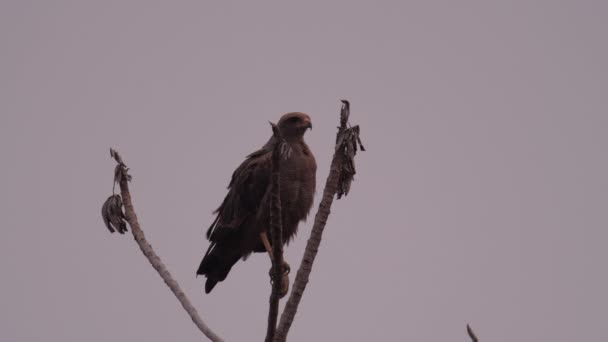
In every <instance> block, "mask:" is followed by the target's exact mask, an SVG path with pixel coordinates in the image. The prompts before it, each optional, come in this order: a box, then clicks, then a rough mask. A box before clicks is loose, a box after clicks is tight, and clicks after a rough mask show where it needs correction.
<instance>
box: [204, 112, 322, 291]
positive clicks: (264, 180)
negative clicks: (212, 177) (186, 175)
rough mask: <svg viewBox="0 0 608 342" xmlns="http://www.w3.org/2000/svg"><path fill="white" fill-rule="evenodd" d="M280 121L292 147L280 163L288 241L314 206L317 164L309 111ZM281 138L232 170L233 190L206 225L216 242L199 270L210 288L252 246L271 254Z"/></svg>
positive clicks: (274, 139) (282, 202)
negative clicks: (275, 160)
mask: <svg viewBox="0 0 608 342" xmlns="http://www.w3.org/2000/svg"><path fill="white" fill-rule="evenodd" d="M277 127H278V129H279V132H280V134H281V137H282V138H283V139H284V140H285V142H286V143H287V144H288V145H289V147H290V149H291V152H290V153H289V154H288V157H287V158H281V164H280V170H281V171H280V172H281V177H280V189H281V213H282V218H281V219H282V224H283V239H282V241H283V243H287V242H289V241H290V240H291V239H292V238H293V237H294V235H295V234H296V232H297V230H298V223H299V222H300V221H302V220H304V219H305V218H306V216H307V215H308V212H309V211H310V208H311V206H312V202H313V197H314V193H315V183H316V178H315V177H316V172H317V164H316V162H315V157H314V156H313V155H312V152H311V151H310V149H309V148H308V145H306V143H305V142H304V133H305V132H306V130H307V129H309V128H311V129H312V123H311V121H310V117H309V116H308V115H306V114H304V113H297V112H296V113H287V114H285V115H283V116H282V117H281V119H280V120H279V122H278V124H277ZM277 143H279V142H278V140H277V138H275V136H274V135H273V136H272V137H271V138H270V140H268V142H267V143H266V145H264V146H263V147H262V148H261V149H260V150H258V151H256V152H253V153H252V154H250V155H248V156H247V158H246V159H245V161H244V162H243V163H242V164H241V165H240V166H239V167H238V168H237V169H236V170H235V171H234V173H233V174H232V179H231V180H230V184H229V185H228V194H227V195H226V197H225V198H224V201H223V202H222V204H221V205H220V207H219V208H218V209H217V210H216V211H215V212H214V213H217V216H216V218H215V220H214V221H213V223H212V224H211V227H209V229H208V230H207V239H209V241H211V244H210V246H209V249H208V250H207V253H205V257H204V258H203V261H201V264H200V266H199V268H198V270H197V271H196V273H197V274H202V275H205V276H206V277H207V282H206V283H205V292H206V293H209V292H211V290H212V289H213V287H214V286H215V285H216V284H217V283H218V282H220V281H223V280H224V279H226V276H227V275H228V273H229V272H230V269H231V268H232V266H233V265H234V264H235V263H236V262H237V261H238V260H239V259H241V258H243V259H245V258H246V257H247V256H249V254H251V253H252V252H268V253H269V254H270V255H271V258H272V253H271V245H270V241H271V239H269V237H270V230H269V216H270V215H269V209H270V206H269V198H270V175H271V162H272V160H271V157H272V150H273V147H274V146H275V144H277ZM282 262H284V261H282Z"/></svg>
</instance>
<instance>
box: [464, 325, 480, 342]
mask: <svg viewBox="0 0 608 342" xmlns="http://www.w3.org/2000/svg"><path fill="white" fill-rule="evenodd" d="M467 334H469V337H470V338H471V341H473V342H479V340H478V339H477V336H476V335H475V333H474V332H473V329H472V328H471V326H470V325H468V324H467Z"/></svg>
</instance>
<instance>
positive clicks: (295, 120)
mask: <svg viewBox="0 0 608 342" xmlns="http://www.w3.org/2000/svg"><path fill="white" fill-rule="evenodd" d="M287 121H289V122H292V123H296V122H299V121H300V118H299V117H297V116H294V117H293V118H289V120H287Z"/></svg>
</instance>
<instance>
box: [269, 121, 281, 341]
mask: <svg viewBox="0 0 608 342" xmlns="http://www.w3.org/2000/svg"><path fill="white" fill-rule="evenodd" d="M272 130H273V132H274V136H275V137H276V141H277V144H276V145H275V146H274V148H273V150H272V173H271V176H270V177H271V188H270V189H271V192H270V232H271V234H272V269H271V278H272V279H273V281H272V292H271V293H270V308H269V310H268V329H267V330H266V342H272V340H273V338H274V334H275V331H276V327H277V318H278V315H279V300H280V298H281V295H280V292H281V285H282V283H283V282H282V276H283V272H282V266H283V265H282V263H281V261H282V260H283V241H282V240H283V227H282V219H281V182H280V161H281V149H282V146H283V141H282V139H281V136H280V133H279V130H278V128H277V127H276V125H272Z"/></svg>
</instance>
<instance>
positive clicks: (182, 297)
mask: <svg viewBox="0 0 608 342" xmlns="http://www.w3.org/2000/svg"><path fill="white" fill-rule="evenodd" d="M111 152H112V156H113V157H114V158H115V159H116V161H117V162H118V166H117V168H116V172H115V176H116V177H115V181H116V182H118V184H119V186H120V193H121V195H122V200H123V204H124V208H125V215H126V220H127V222H128V223H129V226H131V231H132V233H133V237H134V238H135V242H137V244H138V245H139V248H140V249H141V251H142V252H143V253H144V256H145V257H146V258H147V259H148V261H149V262H150V264H151V265H152V267H154V269H155V270H156V271H157V272H158V274H159V275H160V276H161V278H162V279H163V280H164V281H165V283H166V284H167V286H169V289H171V292H173V294H174V295H175V297H177V300H178V301H179V302H180V304H181V305H182V307H183V308H184V310H186V312H187V313H188V315H189V316H190V318H191V319H192V322H194V324H195V325H196V326H197V327H198V328H199V330H200V331H201V332H202V333H203V334H204V335H205V336H207V337H208V338H209V339H210V340H211V341H214V342H222V341H223V340H222V339H221V338H220V337H219V336H218V335H217V334H216V333H214V332H213V331H212V330H211V329H210V328H209V327H208V326H207V324H205V322H204V321H203V320H202V319H201V317H200V316H199V314H198V312H197V311H196V309H195V308H194V306H193V305H192V303H191V302H190V300H189V299H188V297H186V294H185V293H184V291H182V289H181V288H180V286H179V284H178V283H177V281H175V279H173V277H172V276H171V273H169V270H168V269H167V267H166V266H165V264H164V263H163V262H162V260H161V259H160V257H159V256H158V255H157V254H156V252H154V249H152V246H151V245H150V244H149V243H148V241H147V240H146V237H145V236H144V232H143V230H142V229H141V227H140V225H139V222H138V221H137V215H136V214H135V208H134V207H133V202H132V200H131V193H130V192H129V183H128V181H129V178H130V177H129V176H128V175H127V170H128V169H127V167H126V165H125V164H124V163H123V161H122V159H121V158H120V156H119V155H118V153H117V152H116V151H114V150H112V151H111Z"/></svg>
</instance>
